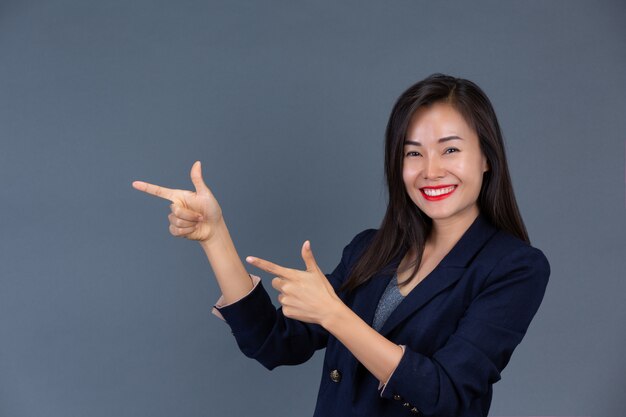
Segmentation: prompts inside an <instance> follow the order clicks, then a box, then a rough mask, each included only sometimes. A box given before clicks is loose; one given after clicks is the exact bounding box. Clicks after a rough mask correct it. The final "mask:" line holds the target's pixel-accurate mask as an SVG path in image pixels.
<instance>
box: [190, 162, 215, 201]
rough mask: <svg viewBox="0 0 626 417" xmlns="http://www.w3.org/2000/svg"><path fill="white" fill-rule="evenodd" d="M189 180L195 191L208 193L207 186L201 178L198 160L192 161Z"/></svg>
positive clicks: (200, 166) (200, 167) (200, 165)
mask: <svg viewBox="0 0 626 417" xmlns="http://www.w3.org/2000/svg"><path fill="white" fill-rule="evenodd" d="M191 182H193V186H194V187H196V193H198V194H210V193H211V192H210V191H209V187H207V185H206V184H205V183H204V180H203V179H202V164H201V162H200V161H196V162H194V163H193V165H192V167H191Z"/></svg>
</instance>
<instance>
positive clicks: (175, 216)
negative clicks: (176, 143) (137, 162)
mask: <svg viewBox="0 0 626 417" xmlns="http://www.w3.org/2000/svg"><path fill="white" fill-rule="evenodd" d="M191 181H192V182H193V185H194V187H195V189H196V192H193V191H187V190H173V189H170V188H165V187H161V186H159V185H154V184H149V183H147V182H143V181H133V184H132V185H133V188H135V189H137V190H139V191H143V192H145V193H148V194H152V195H155V196H157V197H161V198H164V199H166V200H169V201H171V202H172V203H173V204H171V205H170V209H171V210H172V212H171V213H170V214H169V215H168V216H167V217H168V219H169V221H170V227H169V230H170V233H171V234H172V235H174V236H179V237H184V238H187V239H190V240H198V241H204V242H206V241H208V240H209V239H210V238H211V237H212V236H213V235H214V233H215V231H216V229H217V225H218V224H219V222H220V221H222V220H223V216H222V209H221V208H220V206H219V204H218V203H217V200H216V199H215V197H214V196H213V193H211V190H209V187H207V186H206V184H205V183H204V181H203V179H202V170H201V164H200V161H196V162H194V164H193V166H192V167H191Z"/></svg>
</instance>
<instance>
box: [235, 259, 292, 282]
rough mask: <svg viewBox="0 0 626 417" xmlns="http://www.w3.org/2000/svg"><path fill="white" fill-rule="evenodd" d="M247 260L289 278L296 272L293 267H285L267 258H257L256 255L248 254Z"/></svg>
mask: <svg viewBox="0 0 626 417" xmlns="http://www.w3.org/2000/svg"><path fill="white" fill-rule="evenodd" d="M246 262H248V263H249V264H252V265H254V266H256V267H257V268H260V269H262V270H264V271H267V272H269V273H270V274H272V275H280V276H281V277H284V278H289V277H291V276H293V274H294V272H295V271H294V270H293V269H290V268H284V267H282V266H280V265H276V264H275V263H272V262H270V261H266V260H265V259H261V258H255V257H254V256H248V257H247V258H246Z"/></svg>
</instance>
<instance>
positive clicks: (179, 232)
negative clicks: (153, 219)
mask: <svg viewBox="0 0 626 417" xmlns="http://www.w3.org/2000/svg"><path fill="white" fill-rule="evenodd" d="M169 229H170V233H171V234H173V235H174V236H185V235H188V234H189V233H191V232H193V231H194V230H196V228H195V227H176V226H174V225H173V224H170V227H169Z"/></svg>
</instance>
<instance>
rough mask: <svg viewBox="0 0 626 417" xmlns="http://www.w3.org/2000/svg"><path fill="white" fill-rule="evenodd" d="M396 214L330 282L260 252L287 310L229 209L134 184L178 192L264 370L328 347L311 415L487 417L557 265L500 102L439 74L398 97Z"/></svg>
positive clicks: (392, 124)
mask: <svg viewBox="0 0 626 417" xmlns="http://www.w3.org/2000/svg"><path fill="white" fill-rule="evenodd" d="M385 136H386V138H385V174H386V179H387V186H388V190H389V204H388V207H387V212H386V214H385V217H384V219H383V221H382V224H381V226H380V228H379V229H367V230H364V231H362V232H360V233H359V234H357V235H356V236H355V237H354V238H353V240H352V241H351V242H350V243H349V244H348V245H347V246H345V248H344V250H343V254H342V258H341V261H340V263H339V265H338V266H337V267H336V268H335V270H334V271H333V272H332V273H330V274H328V275H325V274H324V273H322V271H321V270H320V268H319V267H318V266H317V264H316V262H315V258H314V256H313V252H312V250H311V247H310V243H309V242H308V241H306V242H305V243H304V245H303V246H302V258H303V259H304V262H305V264H306V270H303V271H302V270H297V269H291V268H286V267H282V266H279V265H276V264H274V263H271V262H269V261H266V260H263V259H259V258H253V257H248V258H247V259H246V260H247V262H249V263H250V264H252V265H254V266H256V267H258V268H260V269H263V270H265V271H267V272H269V273H271V274H272V275H274V276H275V278H274V279H273V280H272V286H273V287H274V288H275V289H277V290H278V291H279V295H278V301H279V302H280V304H281V307H280V308H278V309H275V308H274V306H273V305H272V302H271V299H270V298H269V296H268V293H267V292H266V290H265V289H264V287H263V285H262V284H261V283H260V279H259V277H257V276H255V275H249V274H248V273H247V272H246V269H245V267H244V266H243V264H242V263H241V262H240V260H239V256H238V255H237V252H236V250H235V247H234V245H233V242H232V240H231V238H230V236H229V233H228V229H227V228H226V224H225V222H224V218H223V216H222V211H221V209H220V207H219V205H218V203H217V201H216V200H215V198H214V197H213V195H212V194H211V191H210V190H209V188H208V187H207V186H206V184H205V183H204V181H203V179H202V175H201V168H200V162H199V161H197V162H196V163H195V164H194V165H193V167H192V169H191V179H192V181H193V184H194V186H195V189H196V192H191V191H184V190H171V189H167V188H164V187H159V186H156V185H152V184H148V183H145V182H140V181H136V182H134V183H133V186H134V187H135V188H136V189H138V190H141V191H144V192H147V193H149V194H152V195H156V196H159V197H162V198H166V199H168V200H170V201H172V203H173V204H172V205H171V209H172V213H171V214H170V215H169V221H170V232H171V233H172V234H173V235H174V236H180V237H185V238H187V239H193V240H197V241H199V242H200V244H201V245H202V247H203V248H204V250H205V252H206V254H207V257H208V258H209V262H210V263H211V267H212V268H213V271H214V272H215V276H216V278H217V281H218V283H219V286H220V289H221V290H222V296H221V297H220V299H219V300H218V302H217V303H216V304H215V306H214V309H213V313H214V314H215V315H217V316H219V317H221V318H222V319H224V320H225V321H226V322H227V323H228V324H229V325H230V327H231V329H232V331H233V334H234V336H235V338H236V340H237V343H238V346H239V347H240V349H241V351H242V352H243V353H244V354H245V355H247V356H249V357H251V358H254V359H256V360H257V361H259V362H260V363H261V364H263V365H264V366H265V367H267V368H268V369H270V370H271V369H273V368H274V367H276V366H278V365H294V364H299V363H302V362H305V361H306V360H308V359H309V358H310V357H311V356H312V355H313V353H314V352H315V350H317V349H321V348H326V353H325V357H324V366H323V374H322V381H321V384H320V389H319V392H318V398H317V405H316V409H315V416H324V417H328V416H342V417H345V416H352V415H354V416H357V415H358V416H408V415H424V416H442V417H443V416H448V417H449V416H459V417H464V416H467V417H469V416H472V417H475V416H487V414H488V410H489V407H490V404H491V398H492V385H493V384H494V383H495V382H496V381H498V380H499V379H500V373H501V372H502V370H503V369H504V367H505V366H506V365H507V363H508V361H509V359H510V357H511V354H512V353H513V350H514V348H515V347H516V346H517V345H518V344H519V343H520V342H521V340H522V338H523V336H524V334H525V332H526V330H527V329H528V326H529V324H530V322H531V320H532V318H533V317H534V315H535V313H536V312H537V310H538V308H539V305H540V303H541V301H542V299H543V295H544V292H545V289H546V285H547V282H548V277H549V275H550V266H549V263H548V261H547V259H546V257H545V256H544V254H543V253H542V252H541V250H539V249H536V248H534V247H532V246H530V244H529V240H528V237H527V234H526V230H525V227H524V224H523V221H522V218H521V216H520V213H519V210H518V208H517V204H516V202H515V197H514V193H513V188H512V185H511V180H510V177H509V171H508V167H507V162H506V156H505V151H504V145H503V140H502V135H501V133H500V128H499V125H498V121H497V118H496V115H495V113H494V111H493V108H492V106H491V103H490V101H489V99H488V98H487V97H486V95H485V94H484V93H483V92H482V90H481V89H480V88H479V87H478V86H477V85H475V84H474V83H472V82H471V81H468V80H465V79H461V78H453V77H450V76H446V75H443V74H433V75H431V76H430V77H428V78H426V79H424V80H422V81H420V82H418V83H416V84H415V85H413V86H411V87H410V88H409V89H407V90H406V91H405V92H404V93H403V94H402V95H401V96H400V97H399V99H398V101H397V102H396V104H395V106H394V108H393V110H392V112H391V116H390V118H389V122H388V125H387V130H386V135H385Z"/></svg>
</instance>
